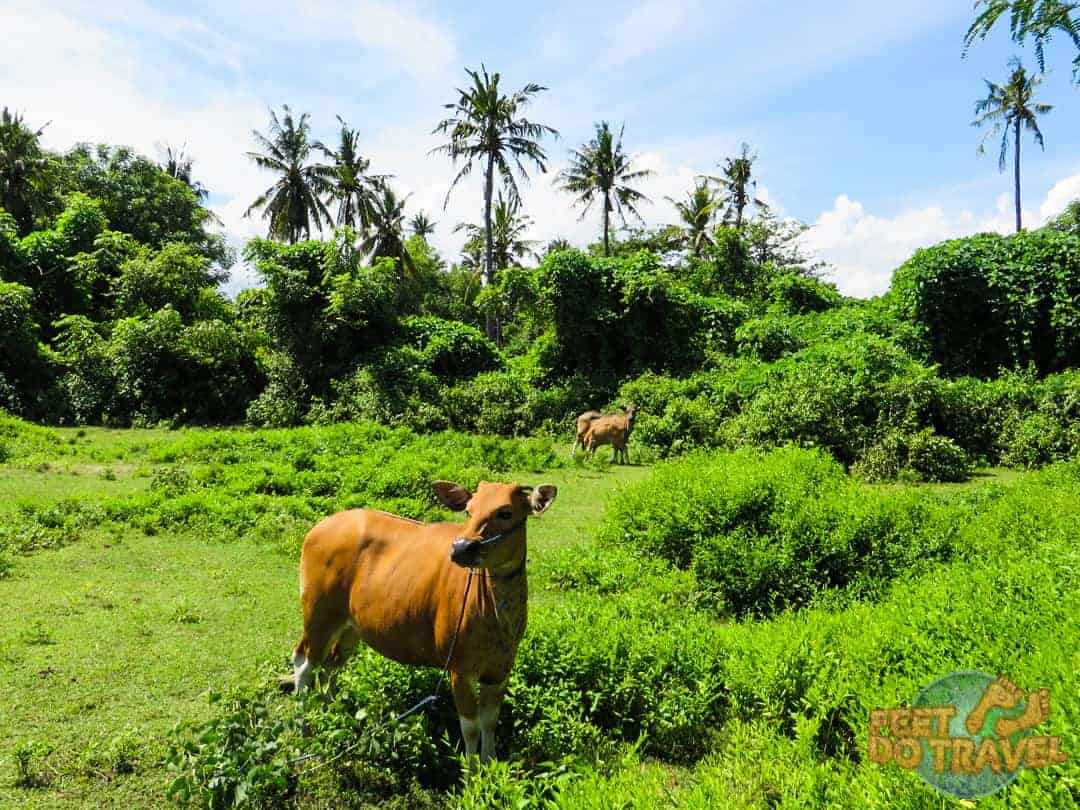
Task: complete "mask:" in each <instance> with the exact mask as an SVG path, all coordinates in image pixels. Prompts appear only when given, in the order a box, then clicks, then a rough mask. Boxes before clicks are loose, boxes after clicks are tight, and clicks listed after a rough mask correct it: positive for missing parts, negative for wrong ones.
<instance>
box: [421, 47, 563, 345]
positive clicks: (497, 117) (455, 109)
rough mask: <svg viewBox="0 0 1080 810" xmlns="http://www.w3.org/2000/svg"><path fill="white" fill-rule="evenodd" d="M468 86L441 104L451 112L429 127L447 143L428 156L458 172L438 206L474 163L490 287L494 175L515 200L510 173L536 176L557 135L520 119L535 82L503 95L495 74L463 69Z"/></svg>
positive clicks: (514, 183) (536, 90) (486, 279)
mask: <svg viewBox="0 0 1080 810" xmlns="http://www.w3.org/2000/svg"><path fill="white" fill-rule="evenodd" d="M465 72H466V73H468V75H469V78H470V79H471V80H472V84H471V85H470V86H469V87H467V88H465V89H461V88H458V91H457V93H458V98H457V100H456V101H453V102H451V103H449V104H446V105H444V106H445V107H446V109H448V110H450V111H451V115H450V117H448V118H445V119H443V120H442V121H440V122H439V124H438V126H436V127H435V130H434V132H435V133H436V134H441V135H446V136H448V138H449V140H448V142H447V143H445V144H443V145H442V146H438V147H436V148H435V149H433V150H432V152H436V153H440V154H444V155H448V156H449V157H450V159H451V161H452V162H453V164H454V165H455V166H457V165H458V164H459V163H460V164H461V168H460V169H459V170H458V173H457V174H456V175H455V176H454V179H453V181H452V182H451V183H450V189H449V190H448V191H447V192H446V201H445V203H444V207H445V205H446V204H448V203H449V201H450V194H451V192H453V190H454V188H456V187H457V184H458V183H459V182H460V181H461V180H462V179H464V178H466V177H468V176H469V175H470V174H471V173H472V168H473V165H474V163H476V162H480V163H481V165H482V169H483V172H484V272H483V274H482V276H481V280H482V281H483V283H484V284H485V285H486V284H489V283H491V279H492V275H493V273H494V271H495V264H494V244H493V240H492V232H491V207H492V203H493V195H494V187H495V173H496V172H498V173H499V178H500V180H501V181H502V184H503V185H505V186H506V188H507V191H508V193H509V194H510V196H511V197H512V198H515V199H516V198H518V197H520V194H519V193H518V187H517V181H516V180H515V179H514V175H515V172H516V173H517V174H518V175H519V176H521V177H522V178H523V179H526V180H527V179H528V173H527V172H526V170H525V163H531V164H532V165H533V166H535V167H536V168H537V169H538V170H539V171H540V172H546V171H547V165H546V161H547V154H546V153H545V152H544V149H543V148H542V147H541V146H540V139H541V138H543V137H544V136H545V135H552V136H554V137H558V135H559V133H558V132H557V131H556V130H555V129H553V128H552V127H549V126H546V125H544V124H537V123H534V122H532V121H530V120H528V119H527V118H524V117H522V116H521V111H522V110H523V109H524V108H525V107H527V106H528V105H529V103H530V102H531V101H532V99H533V97H534V96H535V95H536V94H537V93H541V92H543V91H544V90H547V88H546V87H543V86H541V85H539V84H534V83H531V82H530V83H529V84H526V85H525V86H524V87H522V88H521V89H520V90H518V91H517V92H516V93H511V94H509V95H505V94H503V92H502V90H500V88H499V80H500V76H499V74H498V73H492V74H488V72H487V68H485V67H484V66H483V65H481V66H480V70H479V71H475V70H468V69H466V71H465ZM493 330H494V323H493V322H492V323H489V324H488V334H489V336H492V335H493Z"/></svg>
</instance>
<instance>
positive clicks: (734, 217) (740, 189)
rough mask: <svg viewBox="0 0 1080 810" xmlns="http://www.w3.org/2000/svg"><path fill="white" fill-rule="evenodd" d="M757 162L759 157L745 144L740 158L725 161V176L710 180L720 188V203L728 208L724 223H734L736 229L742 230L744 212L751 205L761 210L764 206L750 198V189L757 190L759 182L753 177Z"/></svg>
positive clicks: (759, 201) (723, 169) (741, 149)
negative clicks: (755, 162)
mask: <svg viewBox="0 0 1080 810" xmlns="http://www.w3.org/2000/svg"><path fill="white" fill-rule="evenodd" d="M755 160H757V155H755V154H753V153H752V152H751V151H750V144H748V143H744V144H743V145H742V147H741V148H740V150H739V156H738V157H733V158H728V159H727V160H725V161H724V165H723V167H722V173H723V176H722V177H710V178H709V180H711V181H712V182H714V183H716V184H717V185H719V186H720V191H721V200H720V201H721V203H723V204H724V205H726V206H727V208H726V209H725V211H724V222H725V223H733V224H734V225H735V227H736V228H742V223H743V212H744V211H746V208H747V207H748V206H749V205H750V204H751V203H752V204H754V205H756V206H758V207H759V208H760V207H762V206H763V205H764V203H763V202H762V201H761V200H759V199H757V198H756V197H751V196H750V189H752V188H754V189H756V188H757V181H756V180H754V179H752V177H751V175H752V173H753V167H754V161H755Z"/></svg>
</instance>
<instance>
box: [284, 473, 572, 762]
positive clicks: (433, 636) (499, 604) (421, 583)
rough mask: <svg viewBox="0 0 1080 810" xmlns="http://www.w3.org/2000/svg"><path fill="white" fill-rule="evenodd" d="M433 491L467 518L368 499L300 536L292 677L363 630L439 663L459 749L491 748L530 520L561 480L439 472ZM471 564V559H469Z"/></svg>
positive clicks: (401, 658)
mask: <svg viewBox="0 0 1080 810" xmlns="http://www.w3.org/2000/svg"><path fill="white" fill-rule="evenodd" d="M433 487H434V490H435V495H436V496H437V497H438V499H439V500H440V501H441V502H442V503H443V504H444V505H445V506H447V507H448V508H450V509H452V510H454V511H456V512H460V511H464V512H465V513H466V515H467V520H466V521H465V522H464V523H418V522H416V521H413V520H408V519H406V518H401V517H397V516H395V515H390V514H387V513H385V512H378V511H374V510H370V509H353V510H350V511H348V512H338V513H337V514H335V515H331V516H330V517H328V518H324V519H323V520H322V521H320V522H319V523H318V524H317V525H316V526H315V527H314V528H313V529H312V530H311V531H310V532H308V535H307V537H306V538H305V539H304V548H303V552H302V553H301V556H300V603H301V607H302V609H303V618H304V633H303V636H302V637H301V638H300V643H299V644H297V646H296V651H295V653H294V654H293V663H294V665H295V672H294V674H293V677H292V679H291V683H289V684H288V686H291V687H292V688H295V689H296V690H297V691H299V690H301V689H304V688H305V687H306V686H307V685H308V684H309V683H310V682H311V678H312V675H313V673H312V669H313V668H314V667H316V666H319V665H321V664H326V665H327V666H328V667H329V668H330V670H331V674H332V673H333V671H334V670H335V669H336V668H337V667H340V666H341V665H342V664H343V663H344V662H345V661H346V659H348V657H349V655H350V654H351V653H352V652H353V651H354V650H355V649H356V647H357V645H358V644H359V643H360V642H361V641H363V642H365V643H366V644H368V645H370V646H371V647H372V648H374V649H375V650H377V651H378V652H380V653H382V654H383V655H385V656H386V657H388V658H391V659H393V660H394V661H398V662H400V663H403V664H412V665H414V666H433V667H442V666H444V665H445V664H446V662H447V657H448V655H449V653H450V645H451V641H452V639H453V636H454V632H455V629H456V628H457V626H458V620H459V617H461V616H462V603H463V600H464V599H465V593H466V583H467V582H468V580H469V578H470V577H472V584H471V588H470V589H469V591H468V600H467V601H466V602H465V604H464V618H463V619H462V620H461V629H460V633H459V634H458V637H457V642H456V644H455V645H454V648H453V656H452V658H451V659H450V664H449V671H450V684H451V687H452V689H453V693H454V703H455V704H456V706H457V711H458V717H459V720H460V722H461V735H462V737H463V738H464V740H465V750H466V753H468V754H475V753H476V748H477V743H478V742H479V741H480V739H481V737H482V746H481V759H482V760H483V761H487V760H488V759H490V758H491V757H492V756H493V755H494V753H495V725H496V722H497V721H498V716H499V707H500V706H501V704H502V700H503V695H504V693H505V688H506V681H507V678H508V677H509V675H510V670H511V668H512V667H513V664H514V656H515V654H516V653H517V647H518V643H519V642H520V641H521V637H522V635H523V634H524V632H525V621H526V612H527V610H526V604H527V600H528V587H527V583H526V578H525V553H526V547H525V528H526V527H525V522H526V520H527V518H528V517H529V516H530V515H538V514H540V513H541V512H543V511H545V510H546V509H547V508H548V507H549V506H551V503H552V501H554V500H555V495H556V492H557V490H556V488H555V487H553V486H550V485H544V486H541V487H537V488H536V489H532V488H531V487H523V486H520V485H518V484H498V483H489V482H487V481H481V482H480V485H479V487H477V490H476V492H475V493H472V492H469V490H467V489H465V488H464V487H461V486H458V485H457V484H451V483H449V482H447V481H436V482H435V483H434V485H433ZM470 569H472V570H470Z"/></svg>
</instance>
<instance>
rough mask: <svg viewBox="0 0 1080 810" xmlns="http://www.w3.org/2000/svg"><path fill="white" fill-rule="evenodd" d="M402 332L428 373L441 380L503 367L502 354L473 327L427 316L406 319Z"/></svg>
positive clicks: (468, 375) (459, 377) (471, 375)
mask: <svg viewBox="0 0 1080 810" xmlns="http://www.w3.org/2000/svg"><path fill="white" fill-rule="evenodd" d="M402 328H403V329H404V332H405V337H406V340H408V341H409V342H410V343H411V344H412V345H413V346H414V347H415V348H417V349H419V350H420V354H421V358H422V360H423V364H424V367H425V368H426V370H427V371H429V372H431V373H432V374H434V375H435V376H436V377H438V378H439V379H440V380H456V379H461V378H463V377H474V376H476V375H477V374H481V373H483V372H485V371H494V370H495V369H497V368H499V366H500V365H501V358H500V357H499V350H498V349H497V348H496V347H495V345H494V344H493V343H492V342H491V341H489V340H488V339H487V338H485V337H484V336H483V334H481V332H480V330H478V329H476V328H475V327H473V326H469V325H467V324H463V323H458V322H456V321H447V320H443V319H442V318H435V317H430V316H427V317H413V318H406V319H405V320H404V321H403V322H402Z"/></svg>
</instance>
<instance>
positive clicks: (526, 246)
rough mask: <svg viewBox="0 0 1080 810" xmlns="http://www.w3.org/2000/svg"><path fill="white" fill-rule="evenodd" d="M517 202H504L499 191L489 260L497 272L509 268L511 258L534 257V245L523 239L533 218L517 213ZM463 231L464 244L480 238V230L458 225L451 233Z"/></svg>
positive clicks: (475, 227)
mask: <svg viewBox="0 0 1080 810" xmlns="http://www.w3.org/2000/svg"><path fill="white" fill-rule="evenodd" d="M520 207H521V201H520V200H519V199H518V198H516V197H512V198H510V199H509V200H507V199H504V198H503V195H502V192H499V197H498V200H497V201H496V202H495V208H494V212H493V213H494V217H493V218H492V223H491V242H492V257H493V259H494V261H495V266H496V267H497V268H499V269H500V270H502V269H505V268H507V267H510V266H512V265H513V264H514V260H515V259H525V258H533V259H535V258H536V250H535V246H536V242H534V241H532V240H530V239H526V238H525V232H526V231H527V230H528V229H529V228H531V227H532V225H533V219H532V217H530V216H529V215H528V214H521V213H519V210H520ZM458 231H465V234H466V236H467V237H468V238H467V239H466V245H468V244H471V243H473V242H476V241H479V240H481V239H483V238H484V228H483V226H481V225H473V224H470V223H465V222H462V223H461V224H460V225H458V226H457V227H456V228H454V232H455V233H457V232H458Z"/></svg>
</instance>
